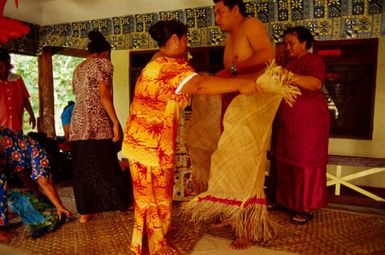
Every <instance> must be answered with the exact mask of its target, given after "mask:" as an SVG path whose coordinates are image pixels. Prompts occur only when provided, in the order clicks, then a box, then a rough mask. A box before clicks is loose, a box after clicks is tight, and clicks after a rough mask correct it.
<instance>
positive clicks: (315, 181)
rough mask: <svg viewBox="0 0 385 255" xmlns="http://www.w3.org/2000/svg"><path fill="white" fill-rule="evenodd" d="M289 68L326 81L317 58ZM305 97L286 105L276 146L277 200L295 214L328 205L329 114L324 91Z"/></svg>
mask: <svg viewBox="0 0 385 255" xmlns="http://www.w3.org/2000/svg"><path fill="white" fill-rule="evenodd" d="M285 68H287V69H288V70H290V71H291V72H293V73H294V74H299V75H308V76H313V77H316V78H318V79H320V80H321V81H322V82H323V81H324V76H325V66H324V63H323V61H322V59H321V58H320V57H319V56H317V55H314V54H311V53H307V54H306V55H304V56H302V57H300V58H298V59H294V60H291V61H289V62H288V63H287V65H286V66H285ZM301 93H302V95H301V96H299V97H298V98H297V101H296V103H295V104H294V105H293V107H290V106H289V105H288V104H287V103H286V102H284V101H282V103H281V105H280V108H279V110H278V113H277V116H276V120H275V121H276V123H275V125H276V126H275V131H274V138H273V143H272V151H273V154H274V156H275V159H276V162H275V163H276V175H277V191H276V200H277V202H278V203H279V204H281V205H283V206H285V207H287V208H289V209H291V210H294V211H304V210H314V209H317V208H322V207H324V206H325V205H326V165H327V159H328V141H329V111H328V107H327V104H326V101H325V98H324V95H323V93H322V91H321V90H317V91H310V90H305V89H301Z"/></svg>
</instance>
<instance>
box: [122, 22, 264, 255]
mask: <svg viewBox="0 0 385 255" xmlns="http://www.w3.org/2000/svg"><path fill="white" fill-rule="evenodd" d="M149 32H150V34H151V36H152V38H153V39H154V40H155V41H157V43H158V45H159V47H160V48H159V51H158V52H156V53H155V54H154V56H153V58H152V59H151V61H150V62H149V63H148V64H147V65H146V67H145V68H144V69H143V71H142V73H141V75H140V77H139V78H138V81H137V83H136V87H135V94H134V100H133V102H132V104H131V107H130V116H129V117H128V120H127V124H126V129H125V132H124V140H123V148H122V150H123V153H124V154H125V155H126V156H127V157H128V159H129V162H130V171H131V176H132V180H133V188H134V199H135V204H134V207H135V224H134V231H133V237H132V241H131V247H130V249H131V253H133V254H141V253H142V251H143V245H142V240H143V232H144V231H146V234H147V240H148V247H149V251H150V254H156V255H160V254H174V253H175V251H174V250H173V249H172V248H171V247H170V246H168V245H167V242H166V239H165V235H166V233H167V232H168V230H169V226H170V218H171V203H172V187H173V168H174V159H175V138H176V128H177V123H178V117H179V111H180V110H181V109H183V108H184V107H185V106H186V104H187V98H188V94H222V93H228V92H240V93H241V94H246V95H248V94H254V93H257V92H259V91H260V89H259V86H258V85H257V84H256V83H255V81H253V80H241V79H224V78H219V77H215V76H205V75H198V74H197V73H196V72H195V71H194V70H193V69H192V67H190V66H189V64H188V62H187V57H186V56H187V54H186V53H187V50H186V49H187V36H186V35H187V28H186V26H185V25H184V24H183V23H180V22H178V21H175V20H169V21H159V22H157V23H156V24H154V25H153V26H151V28H150V30H149Z"/></svg>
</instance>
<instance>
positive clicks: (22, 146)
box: [0, 128, 50, 226]
mask: <svg viewBox="0 0 385 255" xmlns="http://www.w3.org/2000/svg"><path fill="white" fill-rule="evenodd" d="M0 158H1V159H5V162H6V164H7V166H4V165H2V166H1V164H3V163H0V168H1V171H0V226H6V225H7V224H8V218H7V209H8V208H7V202H8V195H7V175H8V173H7V172H6V169H13V171H16V172H20V171H27V172H28V173H29V172H30V173H31V178H32V180H34V181H36V180H37V179H38V178H39V177H41V176H42V177H44V178H48V177H49V170H50V167H49V162H48V159H47V154H46V153H45V151H44V150H43V148H42V147H41V145H40V144H39V143H37V142H36V141H35V140H33V139H31V138H29V137H27V136H25V135H23V134H22V133H14V132H12V131H11V130H10V129H8V128H0Z"/></svg>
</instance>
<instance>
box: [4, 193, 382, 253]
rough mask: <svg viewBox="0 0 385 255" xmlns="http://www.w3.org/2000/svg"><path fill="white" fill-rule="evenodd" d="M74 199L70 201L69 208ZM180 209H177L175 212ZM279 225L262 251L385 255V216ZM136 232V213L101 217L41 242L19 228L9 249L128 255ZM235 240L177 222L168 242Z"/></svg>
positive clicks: (333, 215) (322, 216)
mask: <svg viewBox="0 0 385 255" xmlns="http://www.w3.org/2000/svg"><path fill="white" fill-rule="evenodd" d="M68 199H69V198H68V197H64V199H63V202H65V205H66V206H67V207H68V208H69V209H71V210H73V211H75V209H74V208H71V206H70V205H68ZM177 206H178V205H177V204H176V205H175V206H174V208H176V207H177ZM269 217H272V218H273V219H274V220H275V221H277V222H278V223H279V226H280V227H279V230H278V234H277V236H276V237H275V238H274V239H272V240H270V241H268V242H265V243H259V244H257V245H258V246H261V247H265V248H269V249H273V250H280V251H288V252H293V253H297V254H312V255H314V254H333V255H336V254H378V255H379V254H385V216H384V215H374V214H363V213H354V212H348V211H342V210H334V209H322V210H319V211H318V212H317V213H316V214H315V217H314V219H313V220H312V221H311V222H309V223H308V224H306V225H301V226H297V225H293V224H292V223H291V222H290V220H289V217H288V216H287V214H285V213H284V212H281V211H272V212H269ZM132 226H133V211H128V212H108V213H102V214H98V215H97V216H96V217H95V218H94V219H92V220H91V221H90V222H88V223H87V224H80V223H79V222H78V221H72V222H69V223H67V224H65V225H63V226H62V227H60V228H59V229H58V230H56V231H55V232H52V233H49V234H46V235H44V236H42V237H39V238H37V239H34V238H31V237H29V232H28V229H26V228H24V227H19V228H18V229H16V232H17V236H16V237H14V239H13V240H12V241H11V243H10V244H8V246H10V247H13V248H16V249H17V250H20V251H22V252H25V253H27V254H33V255H38V254H44V255H47V254H55V255H56V254H71V255H72V254H81V255H82V254H86V255H93V254H97V255H103V254H108V255H110V254H114V255H115V254H128V248H129V243H130V240H131V234H132ZM205 233H206V234H211V235H214V236H217V237H220V238H228V239H233V238H234V236H233V233H232V231H231V230H230V229H227V228H223V229H220V230H218V229H216V230H213V229H211V228H210V227H208V226H207V227H202V228H195V227H194V226H193V224H191V223H188V222H186V221H185V220H183V219H181V218H180V217H177V216H176V215H174V216H173V230H172V231H171V232H170V234H169V235H168V237H167V238H168V240H169V243H170V245H171V246H173V247H174V248H175V249H176V251H177V255H183V254H190V253H191V251H192V250H193V248H194V246H195V244H196V243H197V242H198V241H199V239H200V238H201V237H202V236H203V234H205Z"/></svg>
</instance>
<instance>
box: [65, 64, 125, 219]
mask: <svg viewBox="0 0 385 255" xmlns="http://www.w3.org/2000/svg"><path fill="white" fill-rule="evenodd" d="M112 72H113V66H112V64H111V62H110V61H109V60H107V59H104V58H90V59H87V60H85V61H84V62H82V63H81V64H80V65H79V66H78V67H77V68H76V69H75V71H74V76H73V91H74V94H75V96H76V104H75V109H74V110H73V113H72V118H71V125H70V137H69V140H70V141H71V143H72V152H73V167H74V173H73V182H74V195H75V201H76V206H77V209H78V212H79V213H80V214H91V213H97V212H104V211H112V210H126V209H127V208H128V204H129V189H128V182H126V181H125V179H126V178H125V176H124V174H123V173H122V171H121V170H120V166H119V161H118V158H117V155H116V153H117V147H118V146H119V147H120V145H118V144H116V143H114V142H113V141H112V137H113V124H112V121H111V120H110V118H109V117H108V114H107V112H106V111H105V109H104V107H103V106H102V103H101V100H100V94H99V84H100V83H104V84H106V85H109V86H111V85H112Z"/></svg>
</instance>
